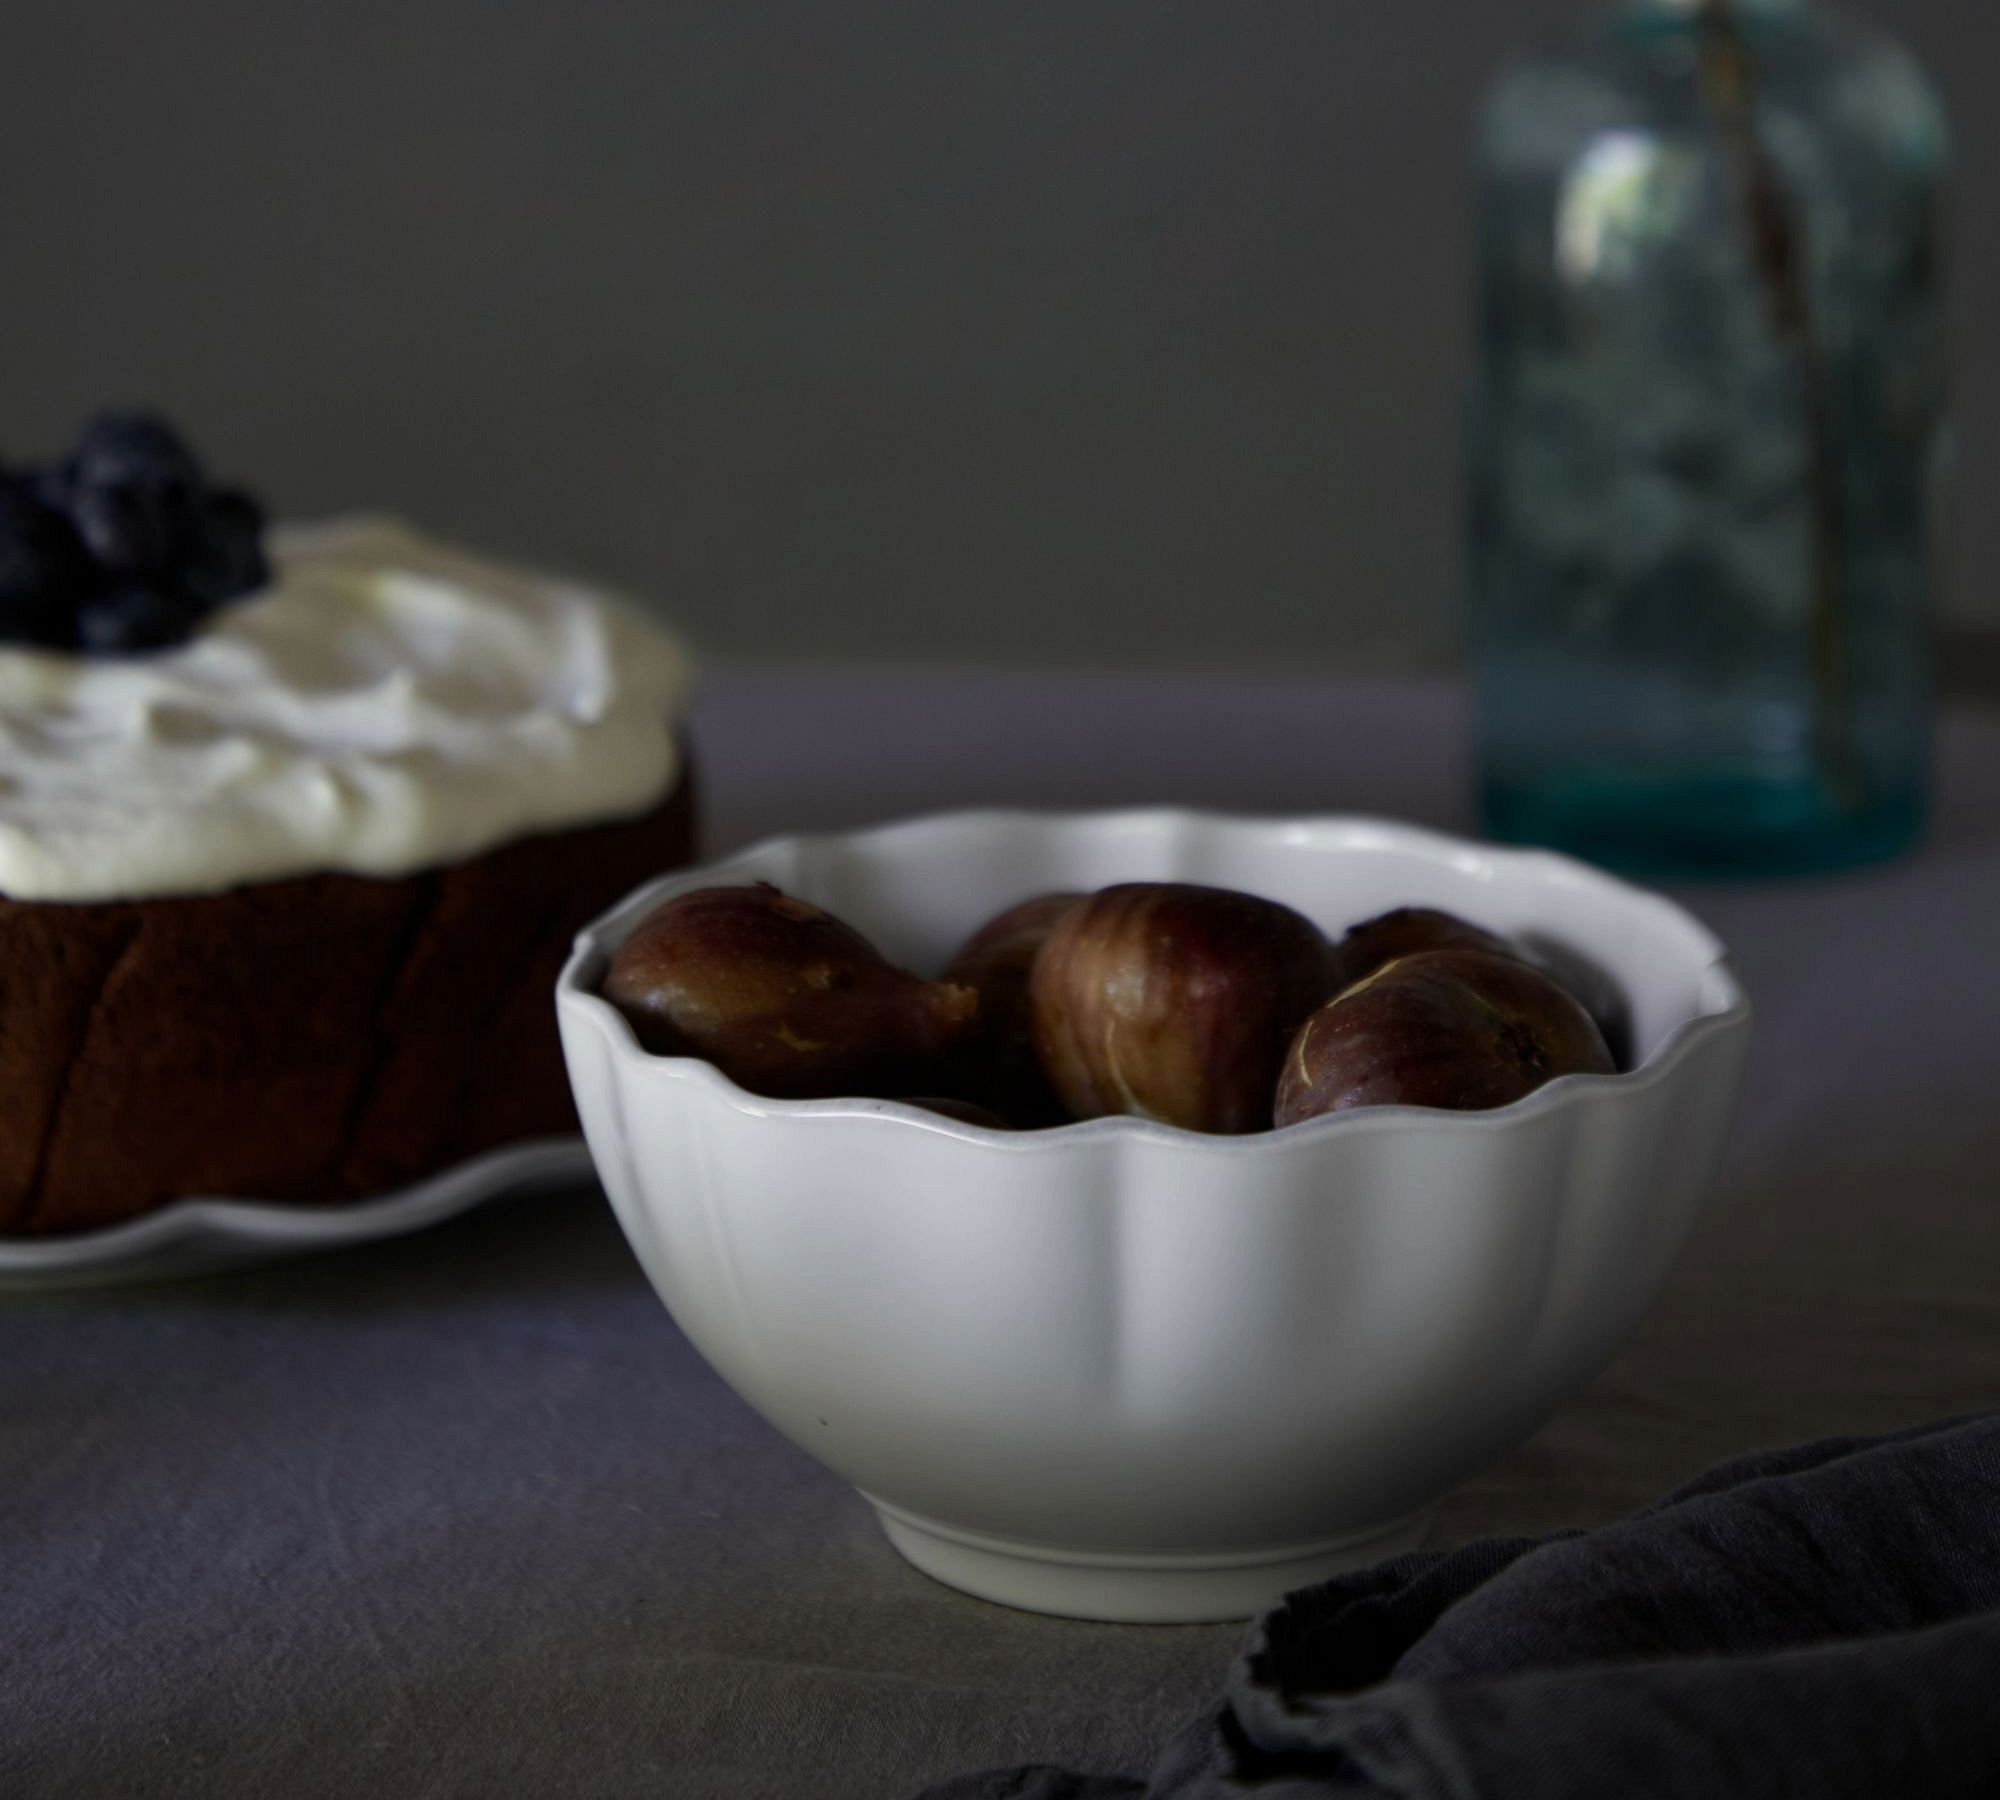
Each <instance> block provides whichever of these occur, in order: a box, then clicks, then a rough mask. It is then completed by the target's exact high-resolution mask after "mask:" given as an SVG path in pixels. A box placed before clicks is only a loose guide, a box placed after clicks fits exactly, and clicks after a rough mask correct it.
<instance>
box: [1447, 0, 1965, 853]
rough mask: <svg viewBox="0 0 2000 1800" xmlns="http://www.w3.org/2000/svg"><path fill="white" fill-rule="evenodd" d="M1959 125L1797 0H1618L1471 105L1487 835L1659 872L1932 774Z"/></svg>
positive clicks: (1871, 833) (1844, 29)
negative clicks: (1931, 638) (1944, 233)
mask: <svg viewBox="0 0 2000 1800" xmlns="http://www.w3.org/2000/svg"><path fill="white" fill-rule="evenodd" d="M1946 157H1947V151H1946V137H1945V125H1944V119H1943V115H1942V112H1941V109H1940V106H1939V103H1938V101H1937V100H1936V98H1935V97H1934V94H1933V92H1932V90H1931V88H1930V86H1929V84H1928V83H1927V82H1926V80H1925V78H1924V76H1923V74H1922V73H1921V71H1920V70H1919V69H1918V68H1917V66H1916V64H1915V63H1914V62H1913V61H1912V60H1911V59H1910V58H1909V57H1908V56H1907V55H1906V54H1905V53H1904V52H1902V51H1901V50H1900V49H1899V48H1897V47H1896V46H1895V45H1894V44H1893V43H1891V42H1890V41H1888V40H1886V39H1885V38H1884V37H1883V36H1881V34H1880V33H1879V32H1877V31H1875V30H1873V29H1871V28H1865V27H1862V26H1859V25H1856V24H1854V23H1852V22H1849V21H1847V20H1844V19H1842V18H1840V17H1839V16H1838V15H1836V14H1835V13H1833V12H1832V11H1830V10H1827V9H1824V8H1822V7H1820V6H1819V5H1817V4H1813V3H1812V0H1733V3H1731V0H1625V3H1624V4H1622V5H1619V6H1617V7H1615V8H1614V9H1613V10H1611V11H1609V12H1608V13H1604V14H1600V15H1599V17H1598V18H1597V19H1596V20H1595V22H1594V23H1593V24H1592V25H1591V26H1590V27H1589V28H1588V29H1587V30H1586V31H1585V32H1584V33H1583V34H1582V35H1581V36H1579V37H1578V38H1577V39H1575V40H1574V41H1573V42H1572V43H1570V44H1569V45H1568V47H1567V48H1565V49H1564V50H1562V51H1561V52H1560V53H1557V54H1553V55H1544V56H1542V57H1539V58H1537V59H1534V60H1530V61H1524V62H1522V63H1521V64H1519V65H1518V66H1516V67H1514V68H1513V69H1511V70H1509V71H1508V72H1506V73H1505V74H1504V75H1503V76H1502V77H1501V79H1500V80H1499V82H1498V83H1497V84H1496V86H1495V88H1494V90H1493V92H1492V93H1491V95H1490V96H1489V99H1488V104H1487V107H1486V110H1485V114H1484V117H1483V120H1482V124H1481V132H1480V140H1479V194H1478V208H1479V210H1478V233H1479V263H1480V273H1479V334H1480V336H1479V373H1478V381H1477V390H1476V396H1475V405H1474V414H1473V423H1472V428H1471V477H1472V508H1471V520H1470V534H1471V561H1472V570H1471V573H1472V586H1473V621H1472V624H1473V633H1472V636H1473V655H1474V662H1475V667H1476V670H1477V674H1478V685H1479V695H1480V740H1479V741H1480V748H1479V755H1480V780H1481V788H1482V799H1483V804H1484V808H1485V814H1486V819H1487V824H1488V828H1489V829H1490V830H1491V831H1492V832H1493V833H1494V834H1495V835H1496V836H1500V837H1505V838H1511V839H1516V840H1521V841H1527V842H1537V843H1547V844H1554V845H1558V846H1560V847H1562V848H1565V849H1570V850H1573V851H1575V852H1577V853H1579V854H1581V855H1584V856H1588V857H1591V858H1593V859H1595V860H1598V861H1601V862H1607V863H1611V864H1614V865H1617V866H1622V867H1626V868H1631V869H1636V870H1639V871H1642V872H1646V873H1650V874H1659V875H1682V874H1698V873H1745V874H1753V873H1767V872H1768V873H1776V872H1785V871H1802V870H1811V869H1822V868H1830V867H1836V866H1839V865H1842V864H1847V863H1853V862H1860V861H1866V860H1869V859H1872V858H1875V857H1880V856H1886V855H1889V854H1892V853H1894V852H1895V851H1897V850H1899V849H1901V848H1902V847H1904V846H1905V845H1906V844H1907V843H1908V842H1909V841H1910V840H1911V838H1912V837H1913V836H1914V834H1915V833H1916V831H1917V830H1918V827H1919V824H1920V822H1921V818H1922V813H1923V802H1924V791H1925V786H1926V781H1927V774H1928V735H1929V734H1928V715H1929V685H1928V662H1929V657H1928V614H1929V601H1930V596H1931V593H1932V589H1933V585H1934V582H1935V578H1936V573H1937V570H1936V559H1937V552H1938V548H1939V545H1938V538H1939V519H1938V500H1939V495H1940V490H1941V476H1942V474H1943V470H1944V466H1945V463H1946V460H1947V456H1948V433H1947V425H1946V416H1945V405H1944V400H1945V360H1946V358H1945V320H1944V309H1943V273H1942V266H1941V257H1940V242H1939V237H1940V217H1939V215H1940V198H1941V190H1942V185H1943V179H1944V174H1945V166H1946Z"/></svg>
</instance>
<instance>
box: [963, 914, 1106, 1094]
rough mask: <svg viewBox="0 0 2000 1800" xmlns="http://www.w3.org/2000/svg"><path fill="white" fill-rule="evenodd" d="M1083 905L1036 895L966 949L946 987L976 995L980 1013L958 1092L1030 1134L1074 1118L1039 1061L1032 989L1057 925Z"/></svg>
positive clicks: (968, 1039)
mask: <svg viewBox="0 0 2000 1800" xmlns="http://www.w3.org/2000/svg"><path fill="white" fill-rule="evenodd" d="M1083 898H1084V896H1083V895H1081V894H1037V895H1036V896H1035V897H1034V898H1033V899H1031V900H1023V901H1021V902H1020V903H1019V904H1018V905H1014V906H1010V907H1008V908H1007V910H1006V911H1005V912H1002V913H996V914H995V915H994V916H993V917H992V918H990V919H988V920H987V921H986V923H985V924H984V925H982V926H980V928H979V929H978V930H977V931H975V932H974V933H973V934H972V936H971V937H969V938H967V939H966V940H965V942H964V943H963V944H962V945H960V946H959V949H958V953H957V955H955V956H954V957H953V958H952V959H951V961H950V962H948V963H947V964H946V965H945V970H944V976H943V979H944V980H946V981H948V982H951V983H953V984H955V985H956V986H959V987H969V988H973V989H976V990H977V991H978V994H979V1013H978V1016H977V1017H976V1018H975V1019H974V1020H973V1022H972V1026H971V1028H970V1029H969V1030H968V1031H967V1032H966V1034H965V1036H964V1038H963V1039H961V1041H960V1044H959V1054H958V1058H957V1061H958V1071H957V1073H958V1079H957V1080H956V1081H955V1082H954V1083H953V1087H954V1090H955V1091H960V1092H963V1093H964V1094H966V1095H968V1096H971V1097H972V1098H973V1099H974V1100H976V1101H977V1102H978V1103H979V1104H980V1105H982V1106H985V1107H988V1108H990V1109H992V1110H994V1111H997V1112H999V1113H1001V1114H1003V1115H1004V1116H1005V1117H1006V1118H1008V1119H1010V1120H1016V1121H1018V1122H1019V1123H1020V1124H1022V1125H1024V1126H1031V1125H1060V1124H1062V1123H1063V1122H1064V1121H1066V1120H1067V1119H1068V1117H1069V1114H1068V1113H1067V1112H1066V1111H1065V1110H1064V1108H1063V1103H1062V1102H1061V1100H1059V1099H1058V1098H1057V1097H1056V1091H1055V1089H1054V1088H1053V1087H1051V1086H1050V1085H1049V1078H1048V1076H1047V1075H1045V1074H1044V1073H1043V1072H1042V1065H1041V1060H1040V1059H1039V1058H1038V1057H1037V1056H1036V1054H1035V1034H1034V1011H1033V1007H1032V1005H1031V1003H1030V1001H1029V996H1028V983H1029V978H1030V976H1031V975H1032V974H1033V972H1034V967H1035V958H1036V957H1037V956H1038V955H1039V954H1040V953H1041V948H1042V945H1043V944H1045V943H1046V942H1047V941H1048V936H1049V933H1050V932H1052V931H1053V930H1054V929H1055V927H1056V921H1057V920H1059V919H1060V918H1061V917H1062V916H1063V914H1064V913H1066V912H1068V911H1069V909H1070V908H1071V907H1072V906H1075V905H1076V904H1077V903H1078V902H1079V901H1081V900H1082V899H1083Z"/></svg>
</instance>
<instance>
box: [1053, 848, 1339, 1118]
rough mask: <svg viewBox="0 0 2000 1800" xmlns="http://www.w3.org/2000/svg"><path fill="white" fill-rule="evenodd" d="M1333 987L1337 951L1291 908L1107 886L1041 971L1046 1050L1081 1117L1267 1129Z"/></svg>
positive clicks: (1081, 907) (1061, 929) (1058, 933)
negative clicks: (1287, 1073) (1308, 1023)
mask: <svg viewBox="0 0 2000 1800" xmlns="http://www.w3.org/2000/svg"><path fill="white" fill-rule="evenodd" d="M1330 980H1331V978H1330V974H1329V970H1328V964H1327V944H1326V939H1325V938H1324V937H1323V936H1322V935H1321V933H1320V931H1319V928H1318V927H1317V926H1315V925H1314V924H1313V923H1312V922H1311V921H1310V920H1309V919H1305V918H1302V917H1300V915H1299V914H1297V913H1295V912H1293V911H1292V910H1291V908H1290V907H1287V906H1280V905H1278V904H1277V902H1275V901H1272V900H1259V899H1257V898H1255V897H1254V896H1252V895H1249V894H1239V893H1233V892H1231V891H1229V890H1227V889H1224V888H1211V887H1193V886H1188V885H1185V884H1179V883H1172V882H1134V883H1128V884H1126V885H1123V886H1120V887H1111V888H1106V889H1105V890H1104V891H1103V892H1102V893H1100V894H1095V895H1093V896H1091V898H1089V899H1088V900H1083V901H1080V902H1078V903H1077V904H1076V905H1075V906H1073V907H1071V908H1070V909H1069V910H1068V911H1067V912H1065V913H1064V914H1063V915H1062V917H1061V918H1060V919H1058V920H1057V921H1056V924H1055V928H1054V930H1053V931H1051V932H1050V934H1049V938H1048V942H1047V943H1046V944H1044V945H1043V946H1042V951H1041V954H1040V955H1039V956H1038V957H1037V958H1036V959H1035V968H1034V974H1033V977H1032V979H1031V982H1030V988H1029V992H1030V999H1031V1003H1032V1007H1033V1013H1034V1036H1035V1049H1036V1052H1037V1054H1038V1055H1039V1056H1040V1058H1041V1062H1042V1067H1043V1069H1044V1070H1045V1071H1046V1072H1047V1074H1048V1077H1049V1080H1050V1082H1051V1083H1052V1084H1053V1086H1054V1088H1055V1090H1056V1093H1057V1095H1058V1096H1059V1097H1060V1098H1061V1100H1062V1102H1063V1104H1064V1105H1065V1106H1067V1107H1068V1108H1069V1110H1070V1112H1071V1113H1072V1114H1074V1115H1075V1116H1076V1117H1078V1118H1081V1119H1089V1118H1097V1117H1100V1116H1101V1115H1103V1114H1105V1113H1133V1114H1137V1115H1138V1116H1139V1117H1141V1118H1148V1119H1158V1120H1161V1121H1162V1122H1164V1123H1166V1124H1169V1125H1180V1126H1184V1127H1186V1128H1187V1129H1189V1130H1191V1131H1219V1132H1247V1131H1262V1130H1264V1129H1266V1127H1267V1126H1268V1125H1269V1123H1270V1116H1271V1113H1270V1108H1271V1089H1272V1087H1273V1085H1274V1084H1275V1083H1276V1081H1277V1078H1278V1068H1279V1065H1280V1064H1281V1063H1282V1062H1283V1060H1284V1055H1285V1045H1286V1044H1287V1042H1288V1041H1289V1040H1290V1038H1291V1034H1292V1033H1293V1032H1294V1031H1295V1030H1297V1028H1298V1026H1299V1023H1300V1021H1301V1020H1303V1019H1304V1018H1305V1016H1306V1015H1307V1014H1308V1013H1309V1012H1311V1011H1312V1009H1313V1008H1314V1007H1315V1006H1317V1005H1318V1004H1319V1003H1320V1001H1321V1000H1323V999H1324V998H1325V997H1326V995H1327V993H1328V991H1329V987H1330Z"/></svg>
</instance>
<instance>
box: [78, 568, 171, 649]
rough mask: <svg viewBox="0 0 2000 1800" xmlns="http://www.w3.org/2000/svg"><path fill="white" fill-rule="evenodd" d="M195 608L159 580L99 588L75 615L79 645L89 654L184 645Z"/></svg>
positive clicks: (126, 582) (112, 584)
mask: <svg viewBox="0 0 2000 1800" xmlns="http://www.w3.org/2000/svg"><path fill="white" fill-rule="evenodd" d="M194 623H195V609H194V608H193V607H192V606H191V605H190V604H189V603H188V601H187V598H186V597H185V596H184V595H183V594H182V593H181V592H180V591H179V590H178V589H177V588H173V587H170V586H166V585H164V584H160V583H156V582H145V581H118V582H112V583H109V584H108V585H106V586H104V587H101V588H99V589H98V590H97V591H96V592H95V593H93V594H91V595H90V596H89V598H88V599H86V600H85V601H84V603H83V605H82V607H81V608H80V609H79V611H78V613H77V616H76V627H77V643H78V645H79V647H80V648H81V649H82V650H83V651H84V653H85V654H86V655H89V656H118V655H124V654H129V653H131V652H133V651H139V650H163V649H165V648H167V647H168V646H169V645H171V644H181V643H185V642H186V641H187V639H188V637H189V635H190V634H191V633H192V632H193V630H194Z"/></svg>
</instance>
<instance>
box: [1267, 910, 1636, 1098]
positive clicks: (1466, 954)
mask: <svg viewBox="0 0 2000 1800" xmlns="http://www.w3.org/2000/svg"><path fill="white" fill-rule="evenodd" d="M1612 1067H1613V1065H1612V1061H1611V1052H1610V1051H1609V1050H1608V1049H1607V1048H1606V1047H1605V1043H1604V1034H1603V1033H1602V1032H1601V1031H1599V1030H1598V1028H1597V1022H1596V1021H1595V1020H1594V1019H1593V1018H1591V1016H1590V1014H1589V1013H1587V1012H1586V1011H1584V1009H1583V1006H1582V1005H1581V1003H1579V1002H1578V1000H1577V999H1576V998H1575V996H1574V995H1572V994H1571V993H1570V992H1569V991H1568V989H1566V988H1564V987H1562V986H1560V985H1559V984H1558V983H1556V982H1555V981H1553V980H1551V979H1550V978H1549V977H1548V976H1547V975H1544V974H1543V973H1542V971H1541V970H1539V969H1537V968H1535V967H1533V966H1532V965H1531V964H1529V963H1525V962H1522V961H1521V960H1520V959H1519V958H1518V957H1514V956H1496V955H1494V954H1492V953H1491V952H1490V951H1485V950H1425V951H1419V952H1418V953H1417V954H1416V955H1414V956H1403V957H1398V958H1397V959H1396V960H1395V961H1394V962H1391V963H1386V964H1384V965H1383V966H1382V967H1381V968H1379V969H1377V970H1376V971H1375V973H1374V974H1372V975H1368V976H1364V977H1363V978H1362V979H1361V980H1360V981H1359V982H1357V983H1355V984H1354V985H1353V986H1352V987H1349V988H1345V989H1343V990H1342V991H1341V992H1340V993H1338V994H1336V995H1335V996H1334V997H1333V998H1332V999H1331V1000H1329V1001H1328V1002H1327V1003H1326V1004H1325V1005H1324V1006H1322V1007H1321V1008H1320V1009H1319V1010H1318V1011H1317V1012H1316V1013H1314V1014H1313V1015H1312V1017H1311V1018H1309V1019H1307V1020H1306V1022H1305V1023H1304V1024H1303V1025H1302V1026H1300V1027H1299V1031H1298V1035H1297V1036H1296V1037H1295V1038H1293V1040H1292V1044H1291V1049H1290V1050H1289V1051H1288V1052H1287V1054H1286V1056H1285V1064H1284V1073H1283V1074H1282V1075H1281V1076H1280V1077H1279V1080H1278V1092H1277V1104H1276V1106H1275V1109H1274V1111H1273V1118H1274V1120H1275V1122H1276V1123H1277V1124H1279V1125H1281V1126H1282V1125H1296V1124H1298V1123H1299V1122H1300V1121H1301V1120H1303V1119H1312V1118H1317V1117H1318V1116H1319V1115H1320V1114H1321V1113H1330V1112H1345V1111H1347V1110H1348V1109H1349V1108H1352V1107H1357V1106H1439V1107H1448V1108H1450V1109H1452V1110H1454V1111H1459V1112H1479V1111H1483V1110H1485V1109H1486V1108H1488V1107H1495V1106H1507V1105H1510V1104H1511V1103H1512V1102H1514V1101H1516V1100H1519V1099H1520V1098H1522V1096H1523V1095H1526V1094H1531V1093H1533V1092H1534V1091H1535V1089H1536V1088H1538V1087H1540V1086H1541V1085H1542V1084H1543V1083H1544V1082H1547V1081H1553V1080H1554V1079H1555V1078H1556V1077H1557V1076H1558V1075H1584V1074H1598V1075H1608V1074H1610V1073H1611V1072H1612Z"/></svg>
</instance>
